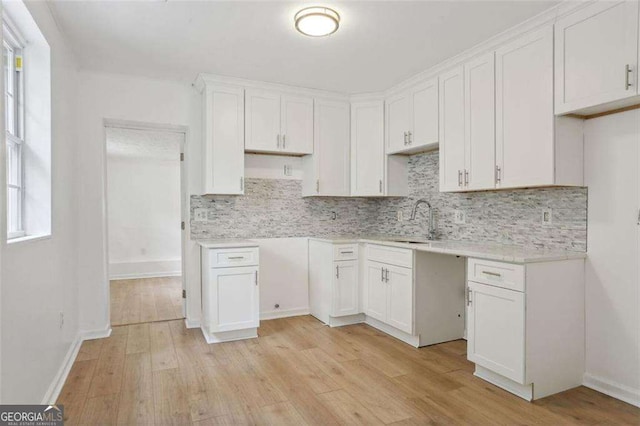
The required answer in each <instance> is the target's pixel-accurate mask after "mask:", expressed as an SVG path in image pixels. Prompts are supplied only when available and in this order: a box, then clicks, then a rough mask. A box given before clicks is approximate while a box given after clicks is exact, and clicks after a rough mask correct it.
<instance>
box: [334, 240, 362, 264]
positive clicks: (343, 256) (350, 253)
mask: <svg viewBox="0 0 640 426" xmlns="http://www.w3.org/2000/svg"><path fill="white" fill-rule="evenodd" d="M357 258H358V244H357V243H354V244H336V245H334V246H333V260H353V259H357Z"/></svg>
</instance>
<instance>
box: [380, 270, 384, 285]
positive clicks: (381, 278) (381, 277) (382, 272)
mask: <svg viewBox="0 0 640 426" xmlns="http://www.w3.org/2000/svg"><path fill="white" fill-rule="evenodd" d="M380 281H382V282H384V268H380Z"/></svg>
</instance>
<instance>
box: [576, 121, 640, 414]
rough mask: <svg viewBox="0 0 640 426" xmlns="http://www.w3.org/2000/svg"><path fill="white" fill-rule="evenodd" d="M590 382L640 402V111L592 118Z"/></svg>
mask: <svg viewBox="0 0 640 426" xmlns="http://www.w3.org/2000/svg"><path fill="white" fill-rule="evenodd" d="M584 143H585V180H586V184H587V185H588V187H589V206H588V237H587V245H588V247H587V250H588V257H587V261H586V270H585V279H586V301H585V302H586V374H585V384H586V385H587V386H590V387H593V388H595V389H597V390H600V391H602V392H605V393H608V394H610V395H612V396H614V397H616V398H620V399H623V400H625V401H627V402H631V403H635V405H639V406H640V274H639V271H638V268H639V267H640V266H639V265H640V229H639V228H640V227H639V226H638V225H637V223H636V221H637V220H638V212H639V210H638V209H639V208H640V171H639V168H640V110H634V111H627V112H624V113H618V114H612V115H608V116H604V117H600V118H596V119H592V120H587V121H586V122H585V139H584Z"/></svg>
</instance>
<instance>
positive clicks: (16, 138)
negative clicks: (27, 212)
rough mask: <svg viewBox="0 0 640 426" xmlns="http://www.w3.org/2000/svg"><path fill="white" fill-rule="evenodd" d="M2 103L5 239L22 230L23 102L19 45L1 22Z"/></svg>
mask: <svg viewBox="0 0 640 426" xmlns="http://www.w3.org/2000/svg"><path fill="white" fill-rule="evenodd" d="M3 33H4V42H3V47H2V51H3V59H4V102H5V130H6V136H5V137H6V145H7V236H8V238H10V239H11V238H17V237H22V236H24V235H25V231H24V215H23V212H24V174H23V165H24V158H23V151H24V145H25V144H24V140H25V139H24V102H23V95H24V91H23V84H24V83H23V82H24V80H23V74H22V46H21V44H20V43H19V42H18V37H17V36H16V33H15V32H14V31H12V29H11V27H10V26H9V25H8V24H7V23H6V22H4V23H3Z"/></svg>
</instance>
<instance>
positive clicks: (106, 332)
mask: <svg viewBox="0 0 640 426" xmlns="http://www.w3.org/2000/svg"><path fill="white" fill-rule="evenodd" d="M109 336H111V326H110V325H108V326H107V327H106V328H103V329H102V330H84V331H81V332H80V339H81V340H82V341H83V342H84V341H85V340H93V339H104V338H105V337H109Z"/></svg>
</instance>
